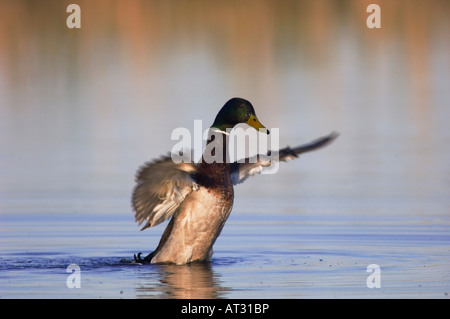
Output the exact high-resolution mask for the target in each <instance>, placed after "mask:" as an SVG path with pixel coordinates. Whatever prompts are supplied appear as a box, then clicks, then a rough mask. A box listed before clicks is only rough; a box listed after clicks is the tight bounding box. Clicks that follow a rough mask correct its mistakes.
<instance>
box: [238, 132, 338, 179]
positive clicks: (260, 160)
mask: <svg viewBox="0 0 450 319" xmlns="http://www.w3.org/2000/svg"><path fill="white" fill-rule="evenodd" d="M338 136H339V134H338V133H336V132H332V133H331V134H329V135H327V136H324V137H321V138H318V139H316V140H314V141H312V142H310V143H307V144H304V145H301V146H297V147H294V148H290V147H289V146H288V147H285V148H283V149H281V150H279V151H278V154H276V153H275V154H271V155H270V156H262V155H257V156H253V157H251V158H246V159H245V161H244V162H243V163H238V162H234V163H232V164H231V167H230V174H231V182H232V183H233V184H234V185H236V184H239V183H242V182H244V181H245V180H246V179H247V178H249V177H250V176H253V175H255V174H259V173H261V172H262V171H263V169H264V168H265V167H269V166H271V165H272V164H273V161H275V160H278V161H282V162H287V161H290V160H293V159H295V158H297V157H298V156H299V155H300V154H302V153H305V152H310V151H314V150H317V149H319V148H321V147H324V146H326V145H328V144H330V143H331V142H332V141H334V140H335V139H336V138H337V137H338ZM272 153H273V152H272ZM277 157H278V158H277Z"/></svg>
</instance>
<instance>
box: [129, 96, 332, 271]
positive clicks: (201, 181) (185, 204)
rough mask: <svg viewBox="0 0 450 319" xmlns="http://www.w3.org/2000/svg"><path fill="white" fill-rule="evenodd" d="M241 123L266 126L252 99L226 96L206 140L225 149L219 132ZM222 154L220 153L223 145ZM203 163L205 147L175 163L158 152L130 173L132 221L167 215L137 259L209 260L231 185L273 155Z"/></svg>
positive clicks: (283, 154)
mask: <svg viewBox="0 0 450 319" xmlns="http://www.w3.org/2000/svg"><path fill="white" fill-rule="evenodd" d="M240 123H246V124H248V125H249V126H251V127H253V128H255V129H256V130H260V131H265V132H266V133H267V134H269V131H268V130H267V129H265V127H264V126H263V125H262V124H261V122H260V121H259V120H258V118H257V117H256V114H255V109H254V108H253V105H252V104H251V103H250V102H249V101H247V100H245V99H242V98H232V99H230V100H229V101H228V102H226V103H225V105H224V106H223V107H222V109H221V110H220V111H219V113H218V114H217V116H216V118H215V120H214V123H213V124H212V126H211V128H210V130H212V131H213V132H215V135H212V136H211V138H210V139H209V140H208V141H207V144H206V147H208V145H209V143H212V142H213V141H214V142H215V143H216V149H217V147H222V148H223V150H226V147H227V144H226V138H217V139H216V138H215V136H219V137H221V136H224V135H225V134H228V132H227V129H228V131H229V130H230V129H232V128H233V127H234V126H235V125H237V124H240ZM337 136H338V134H337V133H334V132H333V133H331V134H330V135H328V136H325V137H322V138H319V139H317V140H315V141H313V142H311V143H308V144H305V145H302V146H299V147H294V148H290V147H286V148H284V149H281V150H279V152H278V160H279V161H288V160H291V159H294V158H297V157H298V156H299V154H301V153H304V152H308V151H312V150H316V149H318V148H320V147H323V146H325V145H327V144H329V143H330V142H332V141H333V140H334V139H335V138H336V137H337ZM223 154H226V152H225V151H224V152H223ZM223 156H224V160H223V161H220V160H219V161H214V162H210V161H209V163H208V161H205V158H204V157H205V153H204V154H203V156H202V160H201V161H199V163H197V164H195V163H192V162H180V163H176V162H174V161H173V160H172V156H163V157H161V158H160V159H158V160H155V161H152V162H148V163H146V164H144V166H143V167H142V168H140V169H139V170H138V172H137V174H136V186H135V188H134V190H133V195H132V203H133V208H134V212H135V221H136V222H137V223H138V224H139V225H141V224H142V223H144V226H143V227H142V229H141V230H144V229H146V228H149V227H153V226H156V225H158V224H160V223H161V222H163V221H165V220H167V219H169V218H171V219H170V222H169V224H168V225H167V228H166V229H165V231H164V233H163V235H162V237H161V240H160V242H159V244H158V246H157V248H156V250H155V251H153V252H152V253H150V254H149V255H148V256H146V257H145V258H141V255H142V253H138V254H137V256H136V255H135V256H134V259H135V261H136V262H138V263H175V264H187V263H191V262H195V261H199V262H207V261H210V260H211V256H212V254H213V245H214V242H215V241H216V239H217V237H218V236H219V235H220V232H221V231H222V228H223V226H224V225H225V222H226V220H227V218H228V216H229V215H230V212H231V208H232V206H233V198H234V190H233V185H236V184H238V183H241V182H243V181H244V180H246V179H247V178H248V177H250V176H252V175H255V174H257V173H260V172H261V170H262V168H264V167H267V166H270V165H271V161H272V159H273V157H267V156H265V157H263V156H257V157H256V158H253V160H249V159H246V160H245V161H243V162H242V161H239V162H233V163H227V161H226V158H225V155H223Z"/></svg>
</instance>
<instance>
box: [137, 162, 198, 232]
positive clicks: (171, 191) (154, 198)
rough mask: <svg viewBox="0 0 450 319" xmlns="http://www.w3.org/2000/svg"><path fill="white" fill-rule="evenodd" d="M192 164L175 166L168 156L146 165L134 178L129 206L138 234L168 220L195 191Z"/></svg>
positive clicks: (193, 166) (193, 167) (177, 164)
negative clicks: (132, 210)
mask: <svg viewBox="0 0 450 319" xmlns="http://www.w3.org/2000/svg"><path fill="white" fill-rule="evenodd" d="M193 172H195V164H194V163H184V162H181V163H174V162H173V161H172V158H171V157H170V156H163V157H162V158H161V159H159V160H156V161H153V162H148V163H146V164H144V166H143V167H142V168H140V169H139V170H138V172H137V174H136V186H135V188H134V190H133V196H132V202H133V208H134V211H135V214H134V216H135V221H136V222H137V223H138V225H141V224H142V223H143V222H144V221H145V222H146V223H145V225H144V227H143V228H142V229H141V230H144V229H146V228H149V227H153V226H155V225H158V224H159V223H162V222H163V221H165V220H166V219H168V218H170V217H171V216H172V215H173V214H174V212H175V211H176V210H177V208H178V207H179V206H180V204H181V202H182V201H183V200H184V198H185V197H186V196H187V195H188V194H189V193H191V192H192V191H193V190H196V189H197V188H198V186H197V184H196V183H195V181H194V180H193V179H192V175H191V174H192V173H193Z"/></svg>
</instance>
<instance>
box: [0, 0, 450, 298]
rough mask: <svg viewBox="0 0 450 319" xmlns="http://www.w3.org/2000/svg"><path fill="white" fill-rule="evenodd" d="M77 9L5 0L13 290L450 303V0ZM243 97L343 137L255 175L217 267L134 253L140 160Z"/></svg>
mask: <svg viewBox="0 0 450 319" xmlns="http://www.w3.org/2000/svg"><path fill="white" fill-rule="evenodd" d="M77 3H78V4H79V5H80V7H81V10H82V28H81V29H79V30H73V29H68V28H67V27H66V25H65V20H66V18H67V15H68V14H67V13H66V7H65V4H64V3H62V2H61V3H60V2H55V1H42V2H40V4H39V5H35V4H34V2H29V1H3V2H1V3H0V46H1V47H2V50H0V71H1V72H0V76H1V77H0V297H1V298H448V297H449V296H448V294H449V293H450V291H449V290H450V165H449V163H450V147H449V145H450V130H449V129H448V119H450V103H449V99H448V92H449V90H450V58H449V54H448V52H450V39H449V38H448V30H449V24H450V22H449V20H448V19H447V17H448V13H449V12H450V6H449V4H448V2H446V1H437V0H433V1H427V2H423V1H396V2H394V3H392V2H386V3H385V2H381V3H380V6H381V10H382V19H383V20H382V28H381V29H379V30H370V29H368V28H367V26H366V24H365V20H366V18H367V13H366V12H365V9H366V7H367V5H368V4H369V3H370V1H336V2H330V1H308V2H306V1H302V2H295V1H293V2H284V1H258V2H257V3H256V2H245V3H244V4H241V2H239V3H240V5H238V3H237V2H236V3H234V2H233V1H230V2H226V3H224V4H220V5H218V4H212V3H213V2H209V1H189V2H183V1H180V2H171V1H132V2H130V1H115V2H102V1H96V2H92V1H77ZM233 96H241V97H244V98H247V99H249V100H250V101H251V102H252V103H253V105H254V106H255V109H256V113H257V115H258V117H259V119H260V120H261V122H262V123H263V124H264V125H266V126H267V127H268V128H269V129H270V128H279V130H280V131H279V132H280V142H279V143H280V146H281V147H283V146H285V145H291V146H295V145H297V144H301V143H304V142H308V141H309V140H312V139H314V138H316V137H319V136H322V135H325V134H328V133H330V132H331V131H333V130H335V131H338V132H340V133H341V135H340V137H339V138H338V139H337V140H336V141H335V142H334V143H333V144H332V145H330V146H328V147H327V148H325V149H321V150H319V151H317V152H314V153H310V154H305V155H304V156H302V157H301V158H299V159H297V160H295V161H292V162H289V163H282V164H281V165H280V170H279V171H278V172H277V173H276V174H272V175H260V176H256V177H253V178H251V179H249V180H248V181H246V182H245V183H244V184H242V185H238V186H236V187H235V203H234V207H233V211H232V213H231V216H230V218H229V220H228V221H227V223H226V225H225V227H224V229H223V231H222V234H221V236H220V237H219V239H218V240H217V242H216V244H215V246H214V256H213V259H212V262H211V263H210V264H192V265H187V266H174V265H138V264H133V263H131V260H132V259H133V254H135V253H137V252H143V253H144V254H146V253H149V252H151V251H153V249H154V248H155V247H156V245H157V243H158V241H159V238H160V236H161V234H162V232H163V230H164V227H165V226H166V223H164V224H161V225H159V226H157V227H155V228H154V229H153V228H152V229H147V230H145V231H139V227H138V226H137V225H136V224H135V223H134V217H133V213H132V209H131V200H130V196H131V192H132V189H133V186H134V174H135V172H136V170H137V168H138V167H139V166H140V165H142V164H143V163H144V162H146V161H148V160H151V159H153V158H157V157H159V156H160V155H162V154H166V153H167V152H168V151H170V149H171V148H172V147H173V146H174V144H175V142H176V141H172V140H171V132H172V130H173V129H175V128H177V127H186V128H188V129H192V128H193V127H194V120H198V119H201V120H203V128H204V129H206V128H207V127H208V125H210V124H211V123H212V121H213V119H214V117H215V115H216V113H217V111H218V110H219V109H220V107H221V106H222V105H223V104H224V103H225V102H226V100H228V99H229V98H231V97H233ZM71 264H76V265H78V266H79V267H80V273H79V274H80V277H79V279H80V288H68V285H67V279H68V276H69V275H71V273H69V272H67V267H68V266H69V265H71ZM373 264H375V265H378V266H379V267H380V268H379V272H377V274H378V275H379V276H378V277H376V278H375V277H370V278H375V279H376V280H375V281H376V282H378V283H379V284H380V288H369V287H368V285H367V279H368V277H369V276H372V275H373V276H374V275H376V273H371V272H368V271H367V267H368V266H369V265H373ZM375 281H374V282H375ZM369 284H370V282H369ZM369 286H370V285H369Z"/></svg>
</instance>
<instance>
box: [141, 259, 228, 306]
mask: <svg viewBox="0 0 450 319" xmlns="http://www.w3.org/2000/svg"><path fill="white" fill-rule="evenodd" d="M139 279H140V280H139V283H138V285H137V288H136V297H138V298H176V299H212V298H221V297H224V295H225V294H226V292H227V290H229V289H226V288H223V287H221V285H220V280H219V278H218V275H217V274H216V273H215V272H214V271H213V269H212V265H211V263H191V264H187V265H174V264H159V265H149V266H148V271H144V272H143V273H142V276H141V277H140V278H139Z"/></svg>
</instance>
